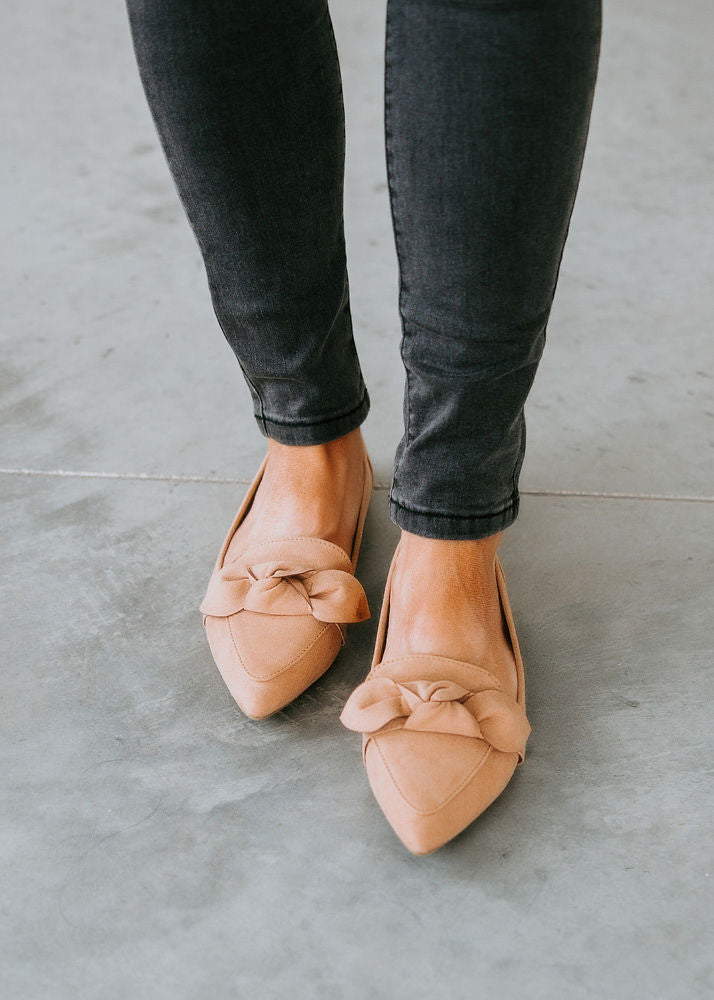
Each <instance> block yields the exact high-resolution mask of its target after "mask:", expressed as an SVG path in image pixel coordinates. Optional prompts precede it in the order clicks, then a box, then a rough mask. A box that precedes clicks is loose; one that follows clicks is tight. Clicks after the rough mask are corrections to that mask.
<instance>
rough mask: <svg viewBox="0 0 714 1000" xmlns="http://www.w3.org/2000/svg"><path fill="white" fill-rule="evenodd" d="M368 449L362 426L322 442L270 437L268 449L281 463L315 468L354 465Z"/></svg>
mask: <svg viewBox="0 0 714 1000" xmlns="http://www.w3.org/2000/svg"><path fill="white" fill-rule="evenodd" d="M366 450H367V449H366V444H365V441H364V438H363V436H362V430H361V428H360V427H357V428H356V429H355V430H353V431H350V432H349V434H343V435H342V436H341V437H338V438H333V440H331V441H325V442H322V443H320V444H308V445H293V444H283V443H282V442H280V441H276V440H274V439H273V438H268V451H269V453H270V455H271V457H272V456H275V457H276V458H278V459H279V460H280V462H281V463H286V464H288V465H292V464H298V465H300V466H301V467H304V468H309V469H315V470H319V469H334V468H335V467H337V468H340V467H348V466H350V465H353V464H354V462H355V460H356V459H357V458H360V457H361V456H362V454H363V453H365V452H366Z"/></svg>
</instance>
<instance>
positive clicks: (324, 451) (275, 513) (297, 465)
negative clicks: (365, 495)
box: [228, 427, 367, 556]
mask: <svg viewBox="0 0 714 1000" xmlns="http://www.w3.org/2000/svg"><path fill="white" fill-rule="evenodd" d="M366 450H367V449H366V444H365V441H364V438H363V435H362V431H361V428H360V427H358V428H356V429H355V430H354V431H351V432H350V433H349V434H345V435H343V436H342V437H339V438H335V439H334V440H332V441H327V442H325V443H324V444H316V445H285V444H282V443H280V442H278V441H275V440H273V439H272V438H269V439H268V462H267V465H266V469H265V475H264V477H263V479H262V481H261V483H260V486H259V488H258V491H257V493H256V495H255V498H254V500H253V503H252V505H251V508H250V510H249V511H248V513H247V515H246V517H245V519H244V521H243V523H242V524H241V525H240V527H239V528H238V531H237V532H236V534H235V535H234V537H233V540H232V542H231V547H230V548H229V553H228V554H229V556H230V554H231V552H238V551H240V550H241V549H243V548H245V547H246V545H248V544H250V542H251V541H253V540H256V541H257V540H261V539H265V538H275V537H279V536H284V535H309V536H314V537H318V538H324V539H326V540H327V541H330V542H334V543H335V544H337V545H340V546H341V547H342V548H343V549H345V551H346V552H347V553H349V552H350V548H351V543H352V538H353V535H354V529H355V524H356V522H357V516H358V513H359V506H360V501H361V498H362V489H363V456H364V455H365V454H366Z"/></svg>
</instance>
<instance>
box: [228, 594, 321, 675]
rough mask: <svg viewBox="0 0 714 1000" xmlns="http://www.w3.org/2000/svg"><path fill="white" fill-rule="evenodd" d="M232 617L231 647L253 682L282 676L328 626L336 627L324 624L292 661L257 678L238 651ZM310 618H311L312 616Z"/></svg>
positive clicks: (309, 648) (229, 620)
mask: <svg viewBox="0 0 714 1000" xmlns="http://www.w3.org/2000/svg"><path fill="white" fill-rule="evenodd" d="M238 614H240V611H239V612H238ZM232 617H233V616H232V615H231V616H229V617H228V632H229V634H230V637H231V643H232V645H233V649H234V650H235V653H236V656H237V657H238V659H239V660H240V665H241V667H242V668H243V670H244V671H245V673H246V674H247V675H248V676H249V677H250V678H251V679H252V680H254V681H271V680H274V679H275V678H276V677H279V676H280V675H281V674H284V673H285V671H286V670H289V669H290V668H291V667H293V666H295V664H296V663H298V662H299V661H300V660H301V659H302V658H303V657H304V656H305V654H306V653H308V652H309V651H310V650H311V649H312V647H313V646H314V645H315V643H316V642H317V641H318V639H320V638H321V637H322V636H323V635H324V634H325V632H326V631H327V630H328V629H329V627H330V625H335V626H336V627H337V623H336V622H326V623H325V625H324V627H323V628H321V629H320V631H319V632H318V633H317V635H316V636H315V637H314V639H312V640H311V641H310V642H309V643H308V644H307V646H305V647H304V649H302V650H301V651H300V652H299V653H297V655H296V656H294V657H293V658H292V660H290V661H289V662H288V663H285V664H283V665H282V666H281V667H280V668H279V669H278V670H276V671H274V672H273V673H272V674H267V675H265V676H263V677H259V676H258V675H257V674H254V673H252V672H251V671H250V670H249V669H248V666H247V664H246V662H245V659H244V658H243V656H242V655H241V652H240V649H239V648H238V640H237V638H236V636H235V633H234V632H233V628H232V626H231V618H232ZM296 617H307V616H306V615H305V616H296ZM310 617H312V615H311V616H310Z"/></svg>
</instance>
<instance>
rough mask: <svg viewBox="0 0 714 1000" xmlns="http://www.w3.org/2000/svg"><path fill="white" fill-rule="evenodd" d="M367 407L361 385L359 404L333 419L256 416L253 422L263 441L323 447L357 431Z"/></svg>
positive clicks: (365, 389)
mask: <svg viewBox="0 0 714 1000" xmlns="http://www.w3.org/2000/svg"><path fill="white" fill-rule="evenodd" d="M370 405H371V402H370V398H369V392H368V391H367V387H366V385H364V384H363V385H362V395H361V397H360V399H359V401H358V402H357V403H356V404H354V405H352V406H351V407H349V408H347V409H345V410H343V411H342V412H340V413H338V414H335V415H333V416H329V417H324V418H319V417H318V418H317V419H316V420H314V421H282V420H273V419H272V418H271V417H266V416H265V415H261V414H260V413H256V414H255V419H256V422H257V424H258V427H259V429H260V431H261V433H262V434H263V435H264V436H265V437H269V438H272V439H273V440H274V441H279V442H280V443H281V444H296V445H309V444H324V443H325V442H326V441H333V440H334V439H335V438H338V437H342V436H343V435H344V434H349V433H350V431H353V430H355V429H356V428H357V427H359V426H360V424H362V423H363V422H364V420H365V419H366V417H367V414H368V413H369V409H370Z"/></svg>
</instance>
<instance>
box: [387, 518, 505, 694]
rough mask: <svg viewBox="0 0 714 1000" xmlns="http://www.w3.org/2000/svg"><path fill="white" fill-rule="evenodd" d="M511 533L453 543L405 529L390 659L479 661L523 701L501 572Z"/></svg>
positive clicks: (389, 641)
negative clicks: (429, 656)
mask: <svg viewBox="0 0 714 1000" xmlns="http://www.w3.org/2000/svg"><path fill="white" fill-rule="evenodd" d="M503 534H504V532H503V531H501V532H498V533H496V534H494V535H490V536H488V537H487V538H482V539H474V540H445V539H433V538H425V537H421V536H418V535H413V534H411V533H410V532H407V531H402V535H401V544H400V552H399V556H398V560H397V565H396V567H395V574H394V580H393V585H392V598H391V604H390V616H389V628H388V630H387V644H386V647H385V650H384V659H387V658H392V657H397V656H405V655H409V654H410V653H436V654H439V655H442V656H450V657H453V658H454V659H461V660H467V661H469V662H472V663H479V664H481V665H483V666H485V667H486V668H487V669H489V670H491V671H492V672H493V673H495V674H496V676H497V677H498V678H499V680H501V682H502V683H503V684H504V687H505V689H506V690H507V691H508V692H509V693H510V694H513V695H514V696H515V693H516V690H517V676H516V667H515V658H514V655H513V650H512V648H511V643H510V638H509V635H508V627H507V624H506V621H505V618H504V616H503V612H502V609H501V604H500V599H499V595H498V584H497V581H496V568H495V563H496V555H497V550H498V547H499V545H500V543H501V540H502V538H503Z"/></svg>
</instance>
